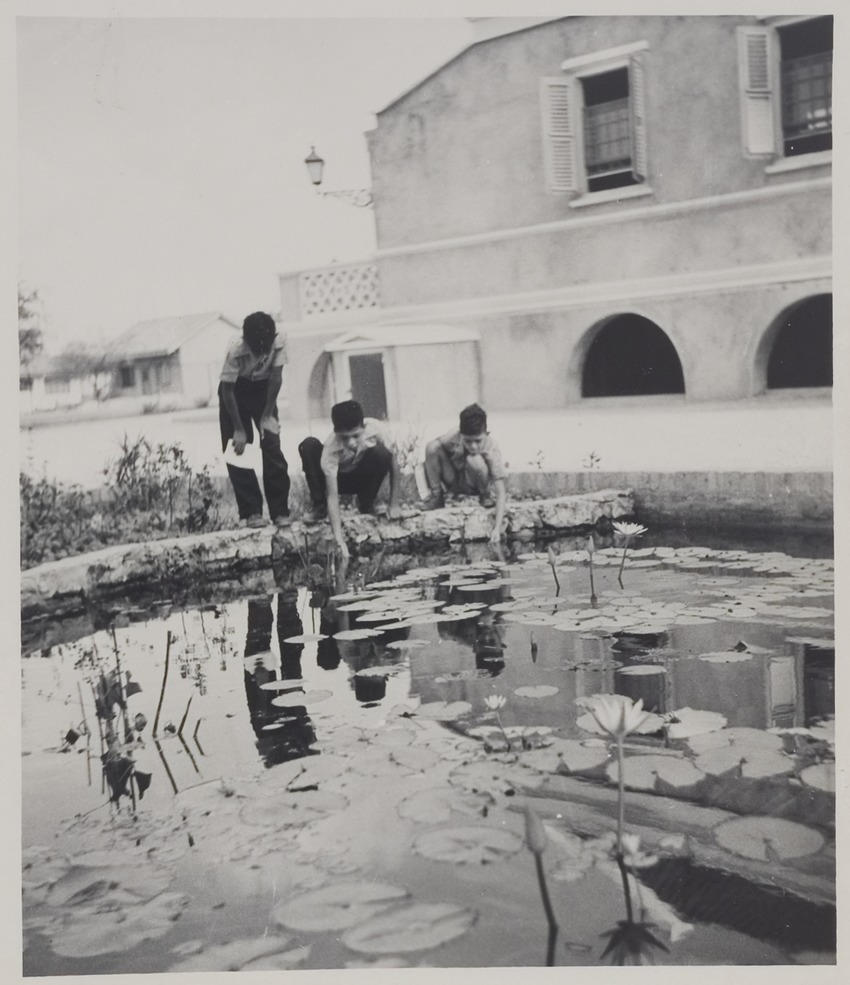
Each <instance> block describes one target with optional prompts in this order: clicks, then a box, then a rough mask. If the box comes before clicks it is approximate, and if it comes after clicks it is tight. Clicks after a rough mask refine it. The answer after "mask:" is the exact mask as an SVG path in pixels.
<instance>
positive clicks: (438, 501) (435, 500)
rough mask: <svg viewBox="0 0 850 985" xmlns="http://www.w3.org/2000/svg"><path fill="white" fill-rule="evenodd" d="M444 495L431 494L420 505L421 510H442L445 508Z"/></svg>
mask: <svg viewBox="0 0 850 985" xmlns="http://www.w3.org/2000/svg"><path fill="white" fill-rule="evenodd" d="M445 505H446V504H445V502H444V500H443V494H442V493H433V492H432V493H429V494H428V495H427V496H426V497H425V499H423V500H422V502H421V503H420V504H419V509H420V510H441V509H442V508H443V507H444V506H445Z"/></svg>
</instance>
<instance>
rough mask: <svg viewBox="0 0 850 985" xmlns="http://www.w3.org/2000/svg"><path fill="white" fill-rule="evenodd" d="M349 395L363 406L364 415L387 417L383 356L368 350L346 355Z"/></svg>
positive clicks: (384, 418)
mask: <svg viewBox="0 0 850 985" xmlns="http://www.w3.org/2000/svg"><path fill="white" fill-rule="evenodd" d="M348 372H349V377H350V379H351V397H352V399H353V400H356V401H357V402H358V403H359V404H360V406H361V407H362V408H363V416H364V417H377V418H378V419H379V420H382V421H385V420H386V419H387V388H386V384H385V382H384V357H383V356H382V354H381V353H380V352H368V353H363V354H362V355H357V356H353V355H350V356H349V357H348Z"/></svg>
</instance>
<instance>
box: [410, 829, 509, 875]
mask: <svg viewBox="0 0 850 985" xmlns="http://www.w3.org/2000/svg"><path fill="white" fill-rule="evenodd" d="M520 848H522V838H520V837H519V835H516V834H514V833H513V831H507V830H505V829H503V828H494V827H485V826H483V825H479V826H468V827H463V828H441V829H439V830H438V831H426V832H425V833H424V834H421V835H419V836H418V837H417V838H416V839H414V842H413V850H414V852H416V854H417V855H424V856H425V858H431V859H435V860H436V861H438V862H452V863H454V864H455V865H459V864H465V865H487V864H488V863H491V862H500V861H502V860H503V859H505V858H508V857H510V856H511V855H515V854H516V853H517V852H518V851H519V850H520Z"/></svg>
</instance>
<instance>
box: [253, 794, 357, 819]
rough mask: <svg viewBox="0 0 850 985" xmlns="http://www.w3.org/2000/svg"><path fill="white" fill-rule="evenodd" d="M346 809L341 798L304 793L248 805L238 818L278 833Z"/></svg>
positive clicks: (267, 798)
mask: <svg viewBox="0 0 850 985" xmlns="http://www.w3.org/2000/svg"><path fill="white" fill-rule="evenodd" d="M347 806H348V801H347V800H346V799H345V797H343V796H341V795H340V794H335V793H328V792H325V791H322V790H304V791H302V792H300V793H291V794H288V795H285V796H284V795H279V796H276V797H263V798H262V799H258V800H256V801H251V802H249V803H247V804H245V806H244V807H243V808H242V810H241V811H240V816H241V818H242V820H243V821H244V822H245V823H246V824H255V825H258V826H260V827H268V828H275V829H277V828H283V827H292V826H295V825H299V824H307V823H309V822H310V821H315V820H317V819H318V818H321V817H325V815H327V814H332V813H334V812H335V811H341V810H343V809H344V808H345V807H347Z"/></svg>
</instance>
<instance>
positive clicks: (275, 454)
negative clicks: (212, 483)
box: [218, 311, 291, 527]
mask: <svg viewBox="0 0 850 985" xmlns="http://www.w3.org/2000/svg"><path fill="white" fill-rule="evenodd" d="M285 362H286V346H285V343H284V339H283V336H281V335H278V333H277V326H276V325H275V322H274V319H273V318H272V317H271V315H267V314H266V313H265V312H264V311H255V312H254V313H253V314H251V315H248V317H247V318H246V319H245V321H244V322H243V323H242V336H241V337H240V338H235V339H234V340H233V341H232V342H231V343H230V345H229V346H228V348H227V354H226V355H225V358H224V367H223V368H222V371H221V381H220V383H219V387H218V408H219V410H218V416H219V426H220V428H221V447H222V451H224V450H225V449H226V448H227V442H228V441H229V440H230V439H231V438H232V439H233V451H234V452H235V453H236V455H237V456H239V455H241V454H242V453H243V452H244V451H245V445H246V444H247V443H248V442H250V441H251V440H252V438H253V427H252V422H253V424H254V425H256V428H257V432H258V434H259V443H260V451H261V453H262V460H263V488H264V490H265V494H266V503H267V505H268V508H269V515H270V516H271V518H272V520H274V522H275V523H276V524H277V525H278V526H279V527H285V526H288V525H289V523H290V522H291V521H290V518H289V484H290V483H289V469H288V467H287V464H286V459H285V458H284V457H283V452H282V451H281V447H280V422H279V421H278V417H277V396H278V394H279V393H280V384H281V375H282V370H283V366H284V364H285ZM227 473H228V475H229V476H230V483H231V485H232V486H233V492H234V493H235V494H236V505H237V507H238V510H239V517H240V519H241V520H244V521H245V523H246V524H247V525H248V526H249V527H261V526H263V525H264V524H265V522H266V521H265V520H264V518H263V496H262V494H261V492H260V484H259V482H258V481H257V475H256V473H255V472H254V470H253V469H251V468H240V467H239V466H237V465H232V464H231V463H230V462H228V464H227Z"/></svg>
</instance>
